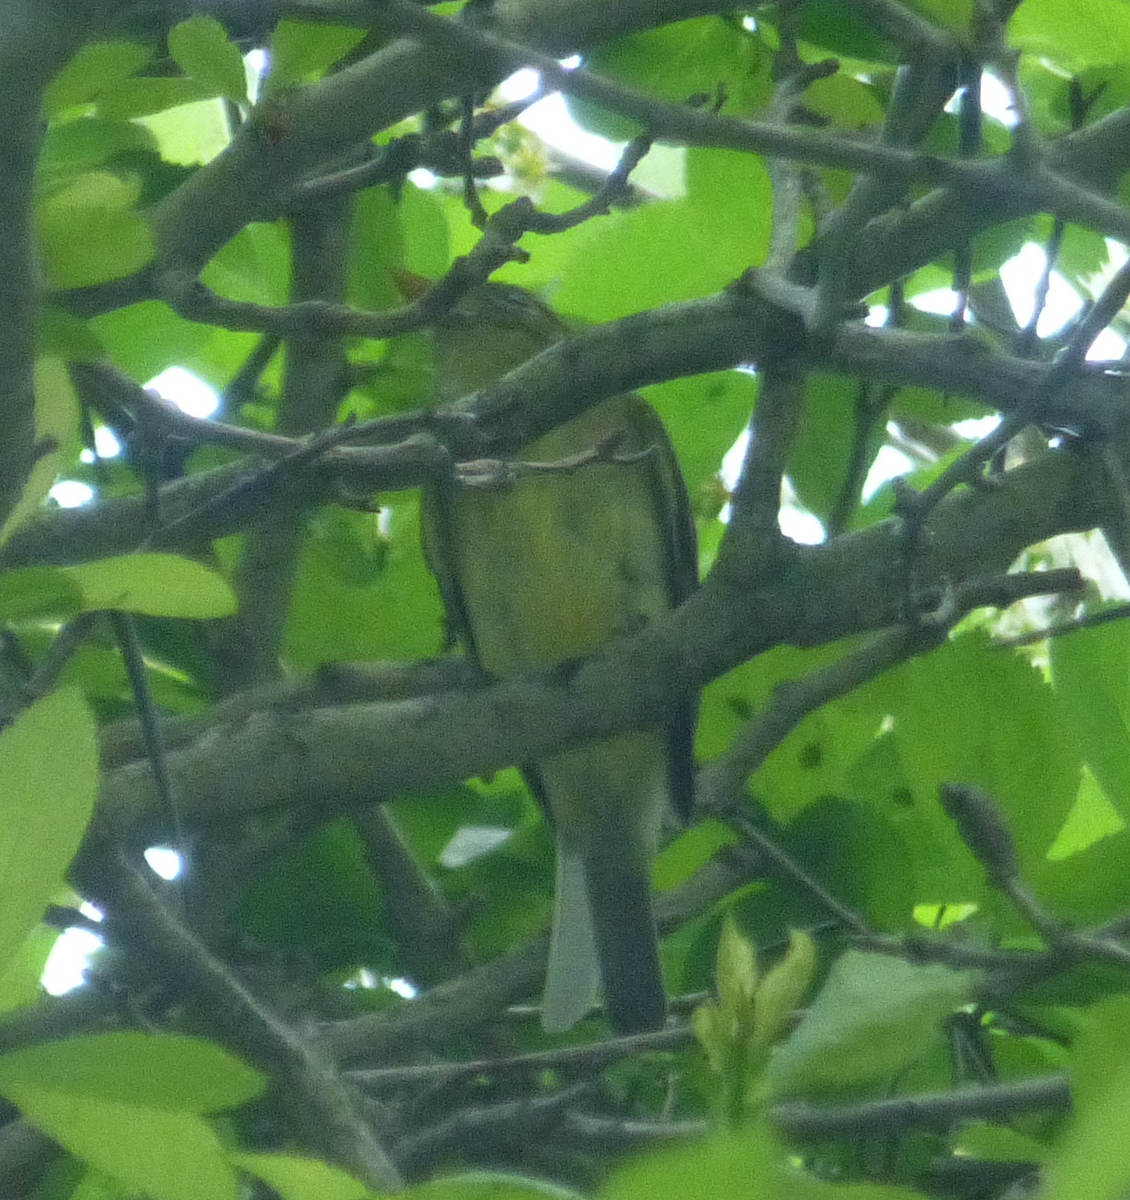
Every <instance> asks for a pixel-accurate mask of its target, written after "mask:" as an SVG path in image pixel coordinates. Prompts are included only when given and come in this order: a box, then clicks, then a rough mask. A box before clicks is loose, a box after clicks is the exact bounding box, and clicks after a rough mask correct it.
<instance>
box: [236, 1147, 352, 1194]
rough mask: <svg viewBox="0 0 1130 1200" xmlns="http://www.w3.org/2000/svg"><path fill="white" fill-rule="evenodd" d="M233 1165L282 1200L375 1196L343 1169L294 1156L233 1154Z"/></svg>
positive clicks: (318, 1160) (317, 1160)
mask: <svg viewBox="0 0 1130 1200" xmlns="http://www.w3.org/2000/svg"><path fill="white" fill-rule="evenodd" d="M232 1162H233V1163H235V1165H236V1166H237V1167H242V1168H243V1170H245V1171H247V1172H248V1173H249V1174H251V1175H255V1176H257V1177H258V1178H259V1179H262V1180H263V1182H264V1183H267V1184H269V1185H270V1187H271V1188H272V1189H273V1190H274V1191H276V1192H278V1194H279V1195H280V1196H281V1197H282V1200H366V1198H367V1197H370V1196H372V1194H373V1193H372V1192H370V1191H369V1189H368V1188H367V1187H366V1186H365V1185H364V1184H363V1183H361V1182H360V1180H357V1179H354V1178H353V1176H352V1175H350V1174H348V1173H347V1172H345V1171H343V1170H342V1169H341V1168H340V1167H334V1166H331V1165H330V1164H329V1163H325V1162H322V1161H321V1159H317V1158H297V1157H295V1156H294V1155H293V1154H233V1155H232Z"/></svg>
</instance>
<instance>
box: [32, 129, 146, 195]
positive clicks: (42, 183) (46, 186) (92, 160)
mask: <svg viewBox="0 0 1130 1200" xmlns="http://www.w3.org/2000/svg"><path fill="white" fill-rule="evenodd" d="M156 149H157V143H156V139H155V138H154V137H153V135H152V133H150V131H149V130H148V129H146V128H145V127H144V126H143V125H138V124H137V123H136V122H133V121H107V120H105V119H104V118H102V117H83V118H82V119H81V120H78V121H61V122H58V123H56V124H54V125H51V126H49V127H48V130H47V136H46V137H45V138H44V140H43V151H42V153H41V154H40V157H39V173H38V184H39V187H40V190H41V191H46V190H51V189H53V188H57V187H58V186H59V185H60V184H62V183H63V182H64V181H65V180H66V179H72V178H74V177H75V176H76V175H81V174H82V173H83V172H84V171H93V170H94V169H95V168H97V167H101V166H104V165H105V164H106V163H107V162H108V161H122V160H129V161H130V162H131V163H132V162H136V161H137V156H138V155H140V154H144V153H145V152H147V151H155V150H156Z"/></svg>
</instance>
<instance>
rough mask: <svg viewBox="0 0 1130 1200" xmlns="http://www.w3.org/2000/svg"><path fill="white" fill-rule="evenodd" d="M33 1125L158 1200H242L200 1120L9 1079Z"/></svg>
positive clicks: (223, 1155)
mask: <svg viewBox="0 0 1130 1200" xmlns="http://www.w3.org/2000/svg"><path fill="white" fill-rule="evenodd" d="M2 1074H3V1071H2V1066H0V1090H2V1091H3V1093H4V1094H5V1095H6V1096H7V1097H8V1099H9V1100H11V1101H12V1102H13V1103H14V1104H16V1105H17V1106H18V1107H19V1109H20V1110H21V1111H22V1113H23V1115H24V1116H25V1117H26V1118H27V1120H28V1121H30V1122H31V1124H33V1125H35V1126H37V1127H38V1128H39V1129H42V1130H43V1132H44V1133H46V1134H48V1135H49V1136H50V1137H52V1138H53V1139H54V1140H55V1141H57V1142H58V1143H59V1145H60V1146H62V1147H63V1148H64V1149H65V1150H68V1151H70V1153H71V1154H73V1155H75V1156H76V1157H77V1158H81V1159H83V1160H84V1161H85V1162H87V1163H89V1164H90V1165H91V1166H94V1167H97V1168H99V1169H100V1170H102V1171H105V1172H106V1173H107V1174H108V1175H111V1176H113V1177H114V1178H115V1179H116V1180H118V1181H119V1182H120V1183H121V1184H123V1185H124V1186H125V1187H126V1189H127V1190H128V1191H129V1192H131V1193H133V1192H140V1193H142V1194H144V1195H145V1196H148V1197H151V1198H152V1200H237V1196H238V1194H239V1187H238V1181H237V1179H236V1173H235V1170H234V1169H233V1167H232V1165H231V1163H230V1162H229V1161H228V1156H227V1152H226V1151H225V1149H224V1147H223V1144H222V1143H221V1142H220V1140H219V1138H218V1137H217V1136H216V1134H215V1132H214V1131H213V1130H212V1128H211V1126H210V1125H208V1123H207V1122H206V1121H204V1120H203V1119H202V1118H201V1117H198V1116H195V1115H193V1114H192V1113H183V1112H168V1111H164V1110H158V1109H151V1108H143V1107H141V1106H139V1105H136V1104H125V1103H120V1102H119V1103H115V1102H112V1101H108V1100H97V1099H91V1098H90V1097H88V1096H81V1095H80V1096H73V1095H69V1094H68V1093H67V1092H66V1091H65V1090H60V1091H55V1090H50V1089H46V1088H41V1087H37V1086H36V1085H35V1084H34V1083H32V1082H30V1081H28V1082H25V1083H23V1084H20V1085H17V1086H10V1085H8V1084H7V1083H5V1082H3V1079H2Z"/></svg>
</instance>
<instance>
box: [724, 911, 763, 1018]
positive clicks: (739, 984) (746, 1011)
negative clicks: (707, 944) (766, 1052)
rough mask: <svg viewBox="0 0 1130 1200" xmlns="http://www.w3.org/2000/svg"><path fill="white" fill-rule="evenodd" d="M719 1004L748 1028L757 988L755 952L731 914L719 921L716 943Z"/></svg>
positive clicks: (726, 1012)
mask: <svg viewBox="0 0 1130 1200" xmlns="http://www.w3.org/2000/svg"><path fill="white" fill-rule="evenodd" d="M717 971H718V1001H719V1004H720V1005H721V1008H722V1012H723V1013H725V1014H726V1016H727V1017H729V1018H731V1019H733V1020H735V1021H737V1022H738V1025H739V1027H748V1025H749V1022H750V1020H751V1018H752V1015H753V994H754V990H755V989H756V987H757V952H756V951H755V950H754V948H753V943H752V942H751V941H750V940H749V938H747V937H745V936H744V935H743V934H742V933H741V931H740V930H739V929H738V927H737V924H736V922H735V921H734V917H733V914H732V913H727V914H726V917H725V920H723V922H722V936H721V938H719V940H718V968H717Z"/></svg>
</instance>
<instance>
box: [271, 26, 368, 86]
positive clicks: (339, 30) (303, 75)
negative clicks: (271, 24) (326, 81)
mask: <svg viewBox="0 0 1130 1200" xmlns="http://www.w3.org/2000/svg"><path fill="white" fill-rule="evenodd" d="M364 36H365V31H364V30H363V29H356V28H354V27H352V26H349V25H323V24H320V23H319V24H314V23H312V22H307V21H291V20H282V21H280V22H279V23H278V25H276V26H275V30H274V32H273V33H272V34H271V44H270V46H269V47H268V53H269V55H270V62H271V70H270V73H269V74H268V75H267V78H266V81H265V82H264V85H263V95H264V97H268V96H273V95H275V94H277V93H278V92H280V91H282V90H284V89H286V88H288V87H293V86H294V85H295V84H299V83H305V82H307V81H308V80H309V79H310V78H311V77H313V76H316V75H320V74H321V73H322V72H323V71H325V70H326V68H327V67H332V66H333V64H334V63H335V62H337V61H338V59H339V58H343V57H344V56H345V55H346V54H348V53H349V51H350V50H352V49H353V47H354V46H356V45H357V43H358V42H359V41H360V40H361V39H362V38H363V37H364Z"/></svg>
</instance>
